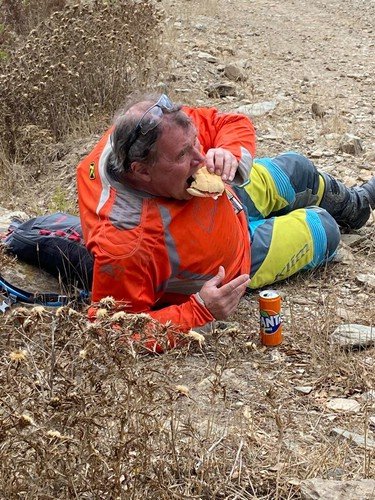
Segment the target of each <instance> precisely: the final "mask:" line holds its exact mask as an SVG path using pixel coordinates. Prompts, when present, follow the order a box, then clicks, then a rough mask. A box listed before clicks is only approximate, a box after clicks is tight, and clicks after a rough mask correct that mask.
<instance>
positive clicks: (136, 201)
mask: <svg viewBox="0 0 375 500" xmlns="http://www.w3.org/2000/svg"><path fill="white" fill-rule="evenodd" d="M143 203H144V200H143V199H142V198H140V197H139V196H137V195H136V194H135V193H134V191H131V190H127V189H126V188H125V190H124V191H122V192H121V193H118V192H116V198H115V202H114V204H113V207H112V210H111V213H110V214H109V220H110V221H111V222H112V224H113V225H114V226H115V227H116V228H117V229H134V228H136V227H137V226H139V224H140V222H141V216H142V206H143Z"/></svg>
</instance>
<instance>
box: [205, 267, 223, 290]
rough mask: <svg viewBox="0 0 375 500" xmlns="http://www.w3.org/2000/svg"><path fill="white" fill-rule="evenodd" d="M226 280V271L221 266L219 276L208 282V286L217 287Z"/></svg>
mask: <svg viewBox="0 0 375 500" xmlns="http://www.w3.org/2000/svg"><path fill="white" fill-rule="evenodd" d="M224 278H225V269H224V267H223V266H219V270H218V272H217V275H216V276H214V277H213V278H211V279H210V280H208V281H207V283H206V286H207V285H208V286H215V287H217V286H219V285H220V283H221V282H222V281H223V279H224Z"/></svg>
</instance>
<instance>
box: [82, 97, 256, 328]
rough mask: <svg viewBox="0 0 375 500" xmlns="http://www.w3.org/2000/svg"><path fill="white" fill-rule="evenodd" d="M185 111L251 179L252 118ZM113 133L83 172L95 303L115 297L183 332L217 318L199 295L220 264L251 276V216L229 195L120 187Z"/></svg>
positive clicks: (208, 142)
mask: <svg viewBox="0 0 375 500" xmlns="http://www.w3.org/2000/svg"><path fill="white" fill-rule="evenodd" d="M183 111H185V112H186V113H187V114H188V115H189V116H190V117H191V118H192V120H193V121H194V123H195V124H196V126H197V129H198V138H199V141H200V143H201V145H202V148H203V152H206V151H207V150H208V149H210V148H213V147H222V148H226V149H227V150H229V151H231V152H232V153H233V154H234V155H235V156H236V158H237V159H238V160H239V162H240V164H239V169H238V172H239V175H240V177H241V178H242V180H245V179H247V178H248V174H249V171H250V168H251V159H252V156H253V155H254V150H255V139H254V128H253V126H252V124H251V122H250V120H249V119H248V118H247V117H245V116H243V115H236V114H224V113H219V112H218V111H217V110H216V109H214V108H194V109H193V108H187V107H184V108H183ZM110 133H111V129H110V130H108V131H107V132H106V134H104V136H103V137H102V139H101V140H100V141H99V143H98V144H97V145H96V147H95V148H94V149H93V151H92V152H91V153H90V154H89V155H88V156H87V157H86V158H85V159H84V160H83V161H82V162H81V163H80V164H79V166H78V172H77V183H78V195H79V209H80V217H81V222H82V230H83V235H84V239H85V242H86V245H87V247H88V249H89V250H90V251H91V252H92V254H93V256H94V277H93V288H92V300H93V301H94V302H97V301H99V300H100V299H101V298H103V297H106V296H112V297H114V299H115V300H116V301H119V302H122V303H123V304H124V309H125V310H126V311H129V312H134V313H140V312H145V313H149V314H150V316H152V317H153V318H154V319H156V320H158V321H160V322H162V323H166V322H168V321H171V322H172V323H173V324H174V325H176V326H177V327H178V328H179V329H180V330H181V331H187V330H189V329H190V328H193V327H196V326H201V325H204V324H205V323H207V322H209V321H212V320H213V319H214V318H213V316H212V315H211V313H210V312H209V311H208V309H206V307H204V305H202V304H201V303H200V302H199V301H198V300H197V298H196V296H195V295H194V294H195V293H196V292H197V291H199V290H200V289H201V288H202V286H203V284H204V283H205V282H206V281H207V280H208V279H210V278H212V277H213V276H215V275H216V274H217V272H218V268H219V266H220V265H222V266H224V268H225V271H226V275H225V280H224V283H226V282H228V281H230V280H232V279H233V278H235V277H236V276H238V275H240V274H242V273H248V272H249V271H250V238H249V230H248V224H247V217H246V215H245V213H244V211H240V212H239V213H236V211H235V209H234V207H233V205H232V203H231V201H230V200H229V197H228V196H227V194H224V195H222V196H221V197H219V198H218V199H217V200H213V199H212V198H192V199H191V200H188V201H181V200H175V199H170V198H163V197H158V196H154V195H151V194H148V193H145V192H141V191H138V190H135V189H133V188H131V187H130V186H127V185H124V184H120V183H119V182H116V181H115V180H114V179H112V178H111V177H110V176H109V175H108V172H107V169H106V165H107V160H108V157H109V154H110V152H111V145H110ZM171 182H173V179H171ZM227 188H228V192H231V188H230V187H229V186H227Z"/></svg>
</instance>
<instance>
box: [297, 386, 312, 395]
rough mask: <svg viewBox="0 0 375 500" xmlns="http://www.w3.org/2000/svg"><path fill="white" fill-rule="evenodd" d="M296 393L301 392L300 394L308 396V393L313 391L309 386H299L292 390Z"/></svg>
mask: <svg viewBox="0 0 375 500" xmlns="http://www.w3.org/2000/svg"><path fill="white" fill-rule="evenodd" d="M294 389H295V390H296V391H297V392H302V394H310V392H311V391H312V390H313V389H314V387H311V386H310V385H299V386H297V387H295V388H294Z"/></svg>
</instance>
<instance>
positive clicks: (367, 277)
mask: <svg viewBox="0 0 375 500" xmlns="http://www.w3.org/2000/svg"><path fill="white" fill-rule="evenodd" d="M356 278H357V281H359V282H360V283H363V284H365V285H369V287H370V288H375V275H374V274H372V273H366V274H357V276H356Z"/></svg>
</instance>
